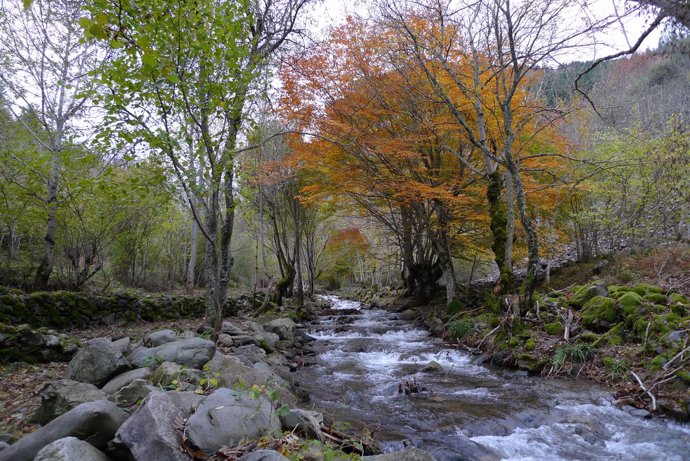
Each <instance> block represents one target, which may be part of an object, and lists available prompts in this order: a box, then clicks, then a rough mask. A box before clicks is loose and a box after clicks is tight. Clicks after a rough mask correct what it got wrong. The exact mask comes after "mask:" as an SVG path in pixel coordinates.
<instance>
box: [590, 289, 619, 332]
mask: <svg viewBox="0 0 690 461" xmlns="http://www.w3.org/2000/svg"><path fill="white" fill-rule="evenodd" d="M618 314H619V311H618V309H617V306H616V300H615V299H611V298H606V297H603V296H595V297H593V298H592V299H590V300H589V301H587V302H586V303H585V304H584V306H582V324H583V325H584V326H585V327H586V328H589V329H591V330H592V331H596V332H599V333H604V332H606V331H608V330H609V329H611V327H612V326H613V325H614V324H615V323H616V320H617V319H618Z"/></svg>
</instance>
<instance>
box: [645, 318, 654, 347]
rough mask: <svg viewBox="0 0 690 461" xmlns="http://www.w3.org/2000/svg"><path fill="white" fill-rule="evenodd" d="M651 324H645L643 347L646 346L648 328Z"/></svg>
mask: <svg viewBox="0 0 690 461" xmlns="http://www.w3.org/2000/svg"><path fill="white" fill-rule="evenodd" d="M651 324H652V322H647V328H645V330H644V345H645V346H646V345H647V338H648V337H649V327H650V325H651Z"/></svg>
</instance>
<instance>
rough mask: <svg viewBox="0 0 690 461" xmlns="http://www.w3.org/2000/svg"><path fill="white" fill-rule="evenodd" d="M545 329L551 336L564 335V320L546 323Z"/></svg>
mask: <svg viewBox="0 0 690 461" xmlns="http://www.w3.org/2000/svg"><path fill="white" fill-rule="evenodd" d="M544 331H545V332H546V333H548V334H550V335H551V336H563V322H561V321H560V320H557V321H555V322H551V323H547V324H546V325H544Z"/></svg>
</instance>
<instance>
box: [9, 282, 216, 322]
mask: <svg viewBox="0 0 690 461" xmlns="http://www.w3.org/2000/svg"><path fill="white" fill-rule="evenodd" d="M203 315H204V298H203V297H199V296H173V295H148V296H143V297H137V296H135V295H132V294H129V293H113V294H106V295H91V294H87V293H79V292H71V291H53V292H47V291H37V292H34V293H29V294H26V293H23V292H21V291H19V290H14V289H8V288H4V287H0V323H5V324H11V325H20V324H28V325H31V326H32V327H36V328H38V327H50V328H57V329H62V328H81V327H85V326H88V325H92V324H94V323H95V324H99V323H101V324H109V323H115V322H134V321H137V320H145V321H153V320H174V319H180V318H201V317H203Z"/></svg>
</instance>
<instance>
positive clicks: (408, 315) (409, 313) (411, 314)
mask: <svg viewBox="0 0 690 461" xmlns="http://www.w3.org/2000/svg"><path fill="white" fill-rule="evenodd" d="M398 318H399V319H400V320H407V321H410V320H414V319H416V318H417V313H416V312H415V311H413V310H412V309H406V310H404V311H402V312H401V313H400V314H398Z"/></svg>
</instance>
